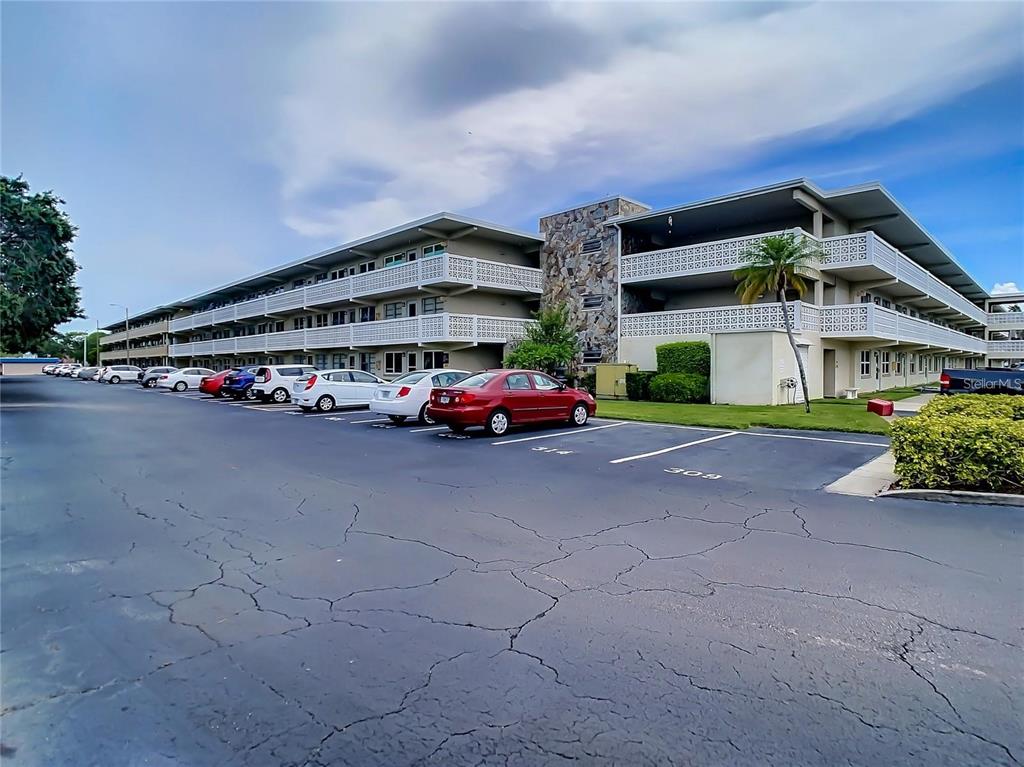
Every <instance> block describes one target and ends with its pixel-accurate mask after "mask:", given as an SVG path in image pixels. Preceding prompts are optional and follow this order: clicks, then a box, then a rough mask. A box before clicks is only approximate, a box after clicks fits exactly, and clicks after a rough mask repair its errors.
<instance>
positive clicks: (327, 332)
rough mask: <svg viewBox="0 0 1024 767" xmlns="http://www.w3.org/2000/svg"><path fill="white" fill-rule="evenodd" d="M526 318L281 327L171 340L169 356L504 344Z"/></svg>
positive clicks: (518, 333) (440, 317)
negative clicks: (247, 333) (278, 330)
mask: <svg viewBox="0 0 1024 767" xmlns="http://www.w3.org/2000/svg"><path fill="white" fill-rule="evenodd" d="M527 322H529V320H524V319H519V318H515V317H487V316H483V315H479V314H450V313H442V314H429V315H424V316H422V317H406V318H403V319H397V320H379V321H377V322H359V323H353V324H350V325H332V326H330V327H326V328H309V329H306V330H286V331H284V332H281V333H266V334H264V335H254V336H238V337H237V338H220V339H214V340H212V341H194V342H192V343H187V344H172V345H171V347H170V355H171V356H172V357H195V356H206V355H211V354H248V353H254V352H261V353H266V352H276V351H285V350H289V351H290V350H305V349H341V348H348V347H360V346H388V345H393V344H418V343H451V342H454V343H470V344H475V343H499V344H503V343H507V342H509V341H514V340H518V339H520V338H522V337H523V330H524V328H525V326H526V323H527Z"/></svg>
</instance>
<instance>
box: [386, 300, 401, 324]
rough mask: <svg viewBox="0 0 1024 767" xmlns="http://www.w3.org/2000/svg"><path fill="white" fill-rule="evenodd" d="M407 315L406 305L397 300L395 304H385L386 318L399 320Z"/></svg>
mask: <svg viewBox="0 0 1024 767" xmlns="http://www.w3.org/2000/svg"><path fill="white" fill-rule="evenodd" d="M404 316H405V305H404V304H402V303H401V302H398V301H396V302H395V303H393V304H384V319H386V320H397V319H398V318H399V317H404Z"/></svg>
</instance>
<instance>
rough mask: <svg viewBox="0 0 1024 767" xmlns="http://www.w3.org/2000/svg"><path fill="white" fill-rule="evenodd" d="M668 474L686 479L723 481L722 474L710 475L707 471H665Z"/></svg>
mask: <svg viewBox="0 0 1024 767" xmlns="http://www.w3.org/2000/svg"><path fill="white" fill-rule="evenodd" d="M665 473H666V474H682V475H683V476H684V477H701V478H703V479H721V478H722V475H721V474H710V473H708V472H706V471H697V470H696V469H677V468H671V469H665Z"/></svg>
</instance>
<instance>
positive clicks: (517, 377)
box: [427, 370, 597, 435]
mask: <svg viewBox="0 0 1024 767" xmlns="http://www.w3.org/2000/svg"><path fill="white" fill-rule="evenodd" d="M596 410H597V403H596V402H594V398H593V397H591V396H590V395H589V394H588V393H587V392H585V391H580V390H579V389H571V388H569V387H568V386H566V385H565V384H561V383H559V382H558V381H556V380H555V379H554V378H552V377H551V376H549V375H547V374H546V373H539V372H537V371H536V370H484V371H482V372H480V373H474V374H473V375H471V376H469V378H465V379H463V380H462V381H459V383H458V384H456V385H455V386H449V387H446V388H443V389H433V390H432V391H431V392H430V404H429V405H428V406H427V414H428V415H429V416H430V417H431V418H433V419H434V420H435V421H437V422H438V423H443V424H445V425H446V426H447V427H448V428H449V429H451V430H452V431H454V432H456V433H461V432H463V431H465V430H466V429H467V428H468V427H470V426H483V427H484V428H485V429H487V431H488V432H489V433H490V434H494V435H501V434H504V433H505V432H506V431H508V428H509V426H517V425H519V424H524V423H539V422H542V421H567V422H568V423H570V424H572V425H573V426H583V424H585V423H586V422H587V419H588V418H590V416H592V415H594V412H595V411H596Z"/></svg>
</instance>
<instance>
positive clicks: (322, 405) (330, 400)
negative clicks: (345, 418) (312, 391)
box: [316, 394, 334, 413]
mask: <svg viewBox="0 0 1024 767" xmlns="http://www.w3.org/2000/svg"><path fill="white" fill-rule="evenodd" d="M316 409H317V410H319V411H320V412H321V413H330V412H331V411H332V410H334V397H332V396H330V395H329V394H325V395H324V396H322V397H321V398H320V399H318V400H317V401H316Z"/></svg>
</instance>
